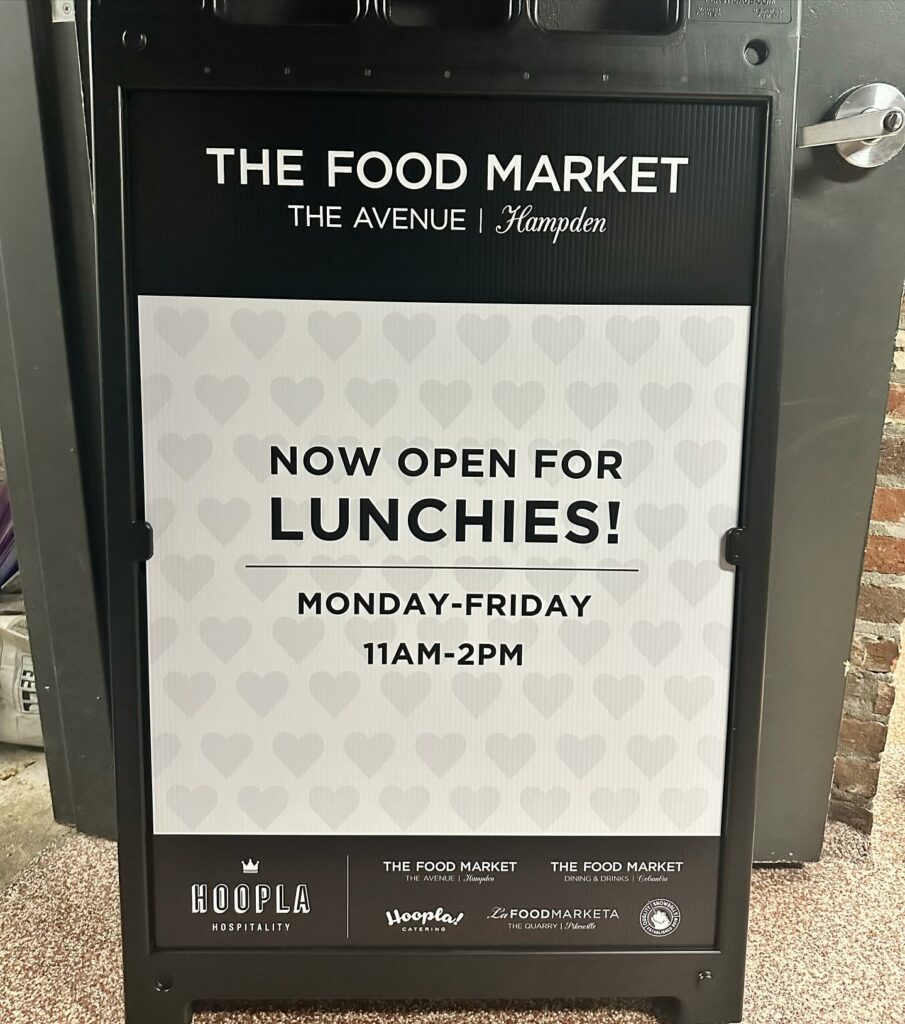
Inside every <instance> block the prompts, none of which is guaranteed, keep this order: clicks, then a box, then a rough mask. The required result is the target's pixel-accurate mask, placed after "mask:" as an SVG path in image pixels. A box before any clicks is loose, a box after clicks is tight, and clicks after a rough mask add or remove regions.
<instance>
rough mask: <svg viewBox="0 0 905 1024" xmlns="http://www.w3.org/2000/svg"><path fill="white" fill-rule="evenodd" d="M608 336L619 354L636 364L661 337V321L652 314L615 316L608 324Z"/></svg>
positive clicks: (628, 361)
mask: <svg viewBox="0 0 905 1024" xmlns="http://www.w3.org/2000/svg"><path fill="white" fill-rule="evenodd" d="M606 336H607V340H608V341H609V342H610V344H611V345H612V346H613V348H614V349H615V350H616V351H617V352H618V353H619V355H620V356H622V358H623V359H624V360H625V361H626V362H627V363H628V364H629V365H630V366H634V365H635V363H637V362H638V360H639V359H640V358H641V357H642V356H643V355H644V353H645V352H647V351H649V350H650V348H651V346H652V345H653V344H654V343H655V342H656V340H657V339H658V338H659V337H660V323H659V321H658V320H657V319H656V318H655V317H652V316H640V317H635V318H634V319H630V318H629V317H627V316H614V317H612V318H611V319H610V321H609V323H608V324H607V325H606Z"/></svg>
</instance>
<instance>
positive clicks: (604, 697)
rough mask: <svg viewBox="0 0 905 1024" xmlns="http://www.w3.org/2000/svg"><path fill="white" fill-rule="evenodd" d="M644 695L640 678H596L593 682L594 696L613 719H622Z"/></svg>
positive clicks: (605, 676) (604, 676) (610, 676)
mask: <svg viewBox="0 0 905 1024" xmlns="http://www.w3.org/2000/svg"><path fill="white" fill-rule="evenodd" d="M643 694H644V680H643V679H642V678H641V677H640V676H623V677H622V678H621V679H619V678H617V677H616V676H612V675H603V676H597V678H596V679H595V680H594V696H595V697H596V698H597V699H598V700H599V701H600V703H601V704H602V705H603V706H604V707H605V708H606V709H607V711H609V713H610V714H611V715H612V716H613V718H617V719H618V718H623V717H624V716H625V715H627V714H628V712H629V711H631V710H632V708H633V707H634V706H635V705H636V704H637V703H638V701H639V700H641V697H642V695H643Z"/></svg>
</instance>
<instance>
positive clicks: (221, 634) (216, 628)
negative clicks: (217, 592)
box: [199, 616, 251, 664]
mask: <svg viewBox="0 0 905 1024" xmlns="http://www.w3.org/2000/svg"><path fill="white" fill-rule="evenodd" d="M199 632H200V634H201V639H202V640H203V641H204V644H205V646H207V647H209V648H210V649H211V650H212V651H213V652H214V654H216V655H217V657H218V658H219V659H220V660H221V661H222V662H223V663H224V664H226V663H227V662H228V661H231V660H232V659H233V658H234V657H235V656H236V654H238V652H239V651H240V650H241V649H242V648H243V647H244V646H245V645H246V644H247V643H248V641H249V639H250V638H251V623H250V622H249V621H248V619H243V618H241V617H239V616H236V617H235V618H233V619H217V618H213V617H211V618H207V619H203V620H202V622H201V629H200V630H199Z"/></svg>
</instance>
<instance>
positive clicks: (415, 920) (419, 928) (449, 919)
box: [385, 907, 465, 932]
mask: <svg viewBox="0 0 905 1024" xmlns="http://www.w3.org/2000/svg"><path fill="white" fill-rule="evenodd" d="M385 913H386V918H387V925H388V926H389V927H390V928H394V927H398V928H399V930H400V931H403V932H445V931H446V929H447V928H455V927H456V925H458V924H459V923H460V922H461V921H462V919H463V918H464V917H465V912H464V911H460V912H459V913H455V912H453V911H450V910H447V909H446V908H445V907H433V908H431V909H430V910H399V909H398V908H397V909H396V910H387V911H385Z"/></svg>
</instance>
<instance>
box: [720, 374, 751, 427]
mask: <svg viewBox="0 0 905 1024" xmlns="http://www.w3.org/2000/svg"><path fill="white" fill-rule="evenodd" d="M714 400H715V401H716V407H717V409H718V410H719V411H720V413H721V414H722V415H723V416H724V417H725V419H726V422H727V423H728V424H729V426H731V427H737V426H738V425H739V424H740V423H741V419H742V404H743V400H744V395H743V393H742V389H741V388H740V387H739V386H738V385H737V384H721V385H720V386H719V387H718V388H717V389H716V393H715V395H714Z"/></svg>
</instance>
